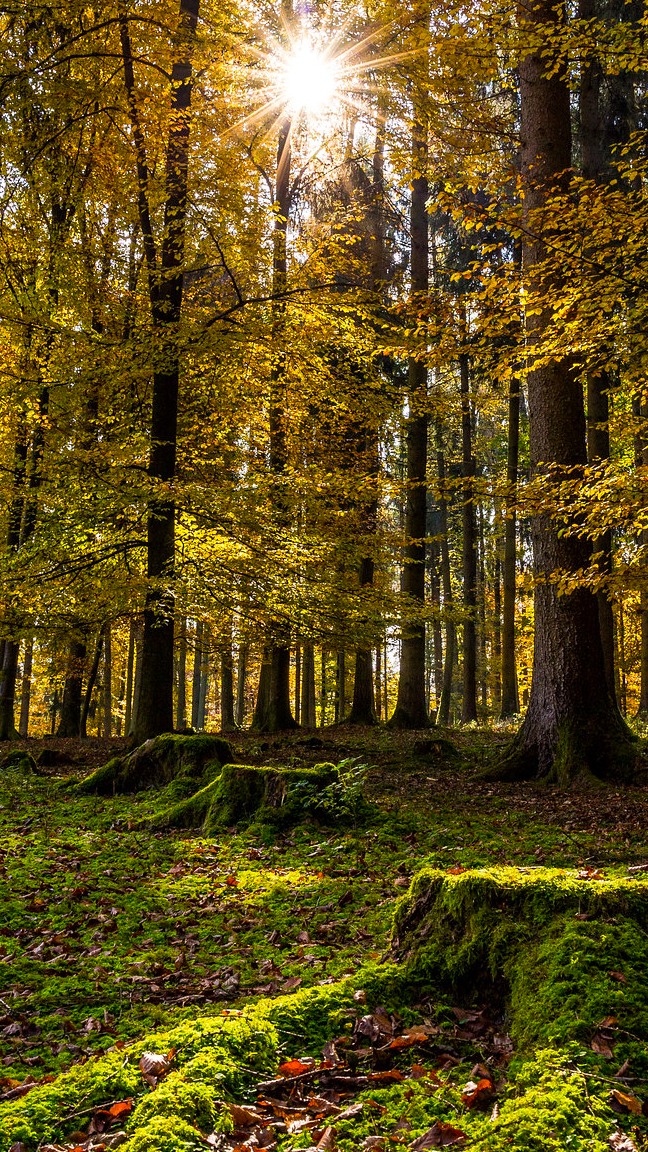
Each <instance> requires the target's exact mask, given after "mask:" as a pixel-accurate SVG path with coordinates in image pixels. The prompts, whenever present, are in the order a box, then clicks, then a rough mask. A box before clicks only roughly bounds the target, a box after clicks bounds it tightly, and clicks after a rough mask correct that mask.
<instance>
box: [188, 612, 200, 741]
mask: <svg viewBox="0 0 648 1152" xmlns="http://www.w3.org/2000/svg"><path fill="white" fill-rule="evenodd" d="M202 636H203V622H202V620H196V630H195V632H194V658H193V672H192V675H191V727H192V728H196V729H197V728H199V727H200V670H201V668H202V658H203V656H202Z"/></svg>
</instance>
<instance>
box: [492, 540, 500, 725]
mask: <svg viewBox="0 0 648 1152" xmlns="http://www.w3.org/2000/svg"><path fill="white" fill-rule="evenodd" d="M494 566H495V571H494V573H493V665H494V676H493V704H494V706H495V711H496V712H498V711H499V710H500V709H501V706H502V588H501V573H500V558H499V551H496V553H495V565H494Z"/></svg>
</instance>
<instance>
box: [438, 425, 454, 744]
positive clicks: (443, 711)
mask: <svg viewBox="0 0 648 1152" xmlns="http://www.w3.org/2000/svg"><path fill="white" fill-rule="evenodd" d="M437 474H438V477H439V528H440V534H441V583H442V585H443V612H444V615H445V655H444V661H443V684H442V686H441V699H440V701H439V707H438V709H437V715H436V722H437V724H441V725H443V726H444V727H447V726H448V724H449V723H450V701H451V699H452V671H453V668H454V662H455V656H456V652H457V630H456V627H455V622H454V620H453V618H452V613H453V610H454V603H453V596H452V574H451V571H450V548H449V544H448V500H447V497H446V490H445V479H446V475H445V456H444V453H443V449H442V442H441V427H440V425H437Z"/></svg>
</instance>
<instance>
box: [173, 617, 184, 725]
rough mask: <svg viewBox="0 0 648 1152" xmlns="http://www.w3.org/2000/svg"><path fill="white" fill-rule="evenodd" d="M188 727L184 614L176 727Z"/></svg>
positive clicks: (179, 640) (180, 623)
mask: <svg viewBox="0 0 648 1152" xmlns="http://www.w3.org/2000/svg"><path fill="white" fill-rule="evenodd" d="M186 727H187V617H186V616H182V617H181V619H180V620H179V627H178V695H177V698H176V728H177V729H178V731H179V732H182V731H183V729H184V728H186Z"/></svg>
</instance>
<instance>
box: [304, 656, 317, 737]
mask: <svg viewBox="0 0 648 1152" xmlns="http://www.w3.org/2000/svg"><path fill="white" fill-rule="evenodd" d="M303 651H304V655H303V660H302V696H301V722H302V724H303V726H304V727H305V728H314V727H315V726H316V723H317V719H316V716H315V649H314V647H313V641H312V640H305V641H304V649H303Z"/></svg>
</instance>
